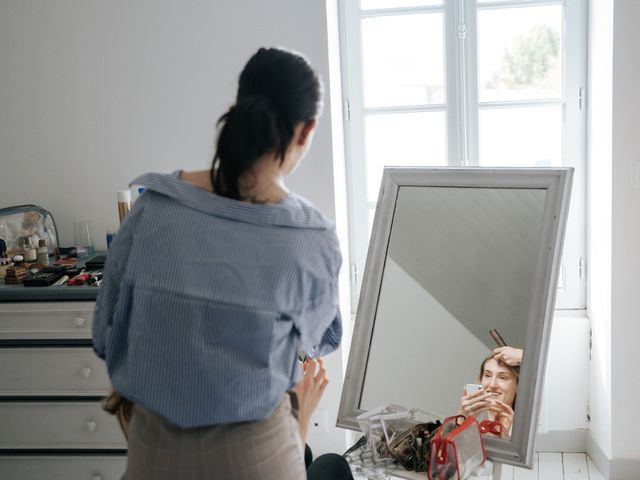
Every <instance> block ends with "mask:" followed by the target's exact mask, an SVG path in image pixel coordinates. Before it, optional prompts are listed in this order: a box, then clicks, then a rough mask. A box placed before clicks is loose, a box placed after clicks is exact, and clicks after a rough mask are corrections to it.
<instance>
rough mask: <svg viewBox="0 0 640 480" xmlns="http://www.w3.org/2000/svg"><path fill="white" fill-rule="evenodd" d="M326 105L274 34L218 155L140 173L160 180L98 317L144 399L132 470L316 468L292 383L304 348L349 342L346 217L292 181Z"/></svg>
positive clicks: (107, 279)
mask: <svg viewBox="0 0 640 480" xmlns="http://www.w3.org/2000/svg"><path fill="white" fill-rule="evenodd" d="M321 108H322V85H321V82H320V79H319V78H318V76H317V75H316V73H315V72H314V70H313V69H312V67H311V66H310V65H309V63H308V61H307V60H306V59H305V58H304V57H302V56H301V55H299V54H296V53H292V52H289V51H285V50H282V49H273V48H271V49H264V48H261V49H260V50H258V52H257V53H255V54H254V55H253V56H252V57H251V59H250V60H249V62H248V63H247V64H246V66H245V67H244V69H243V71H242V73H241V75H240V79H239V83H238V93H237V97H236V99H235V103H234V105H233V106H232V107H231V108H230V109H229V111H227V112H226V113H225V114H224V115H222V117H220V119H219V121H218V139H217V148H216V152H215V156H214V159H213V164H212V167H211V169H210V170H205V171H198V172H182V171H180V172H176V173H175V174H173V175H161V174H146V175H143V176H142V177H140V178H138V179H136V180H134V181H133V182H132V184H136V185H143V186H144V187H145V192H144V194H143V195H141V196H140V198H139V199H138V200H137V201H136V203H135V205H134V207H133V209H132V210H131V212H130V213H129V214H128V215H127V218H126V219H125V222H124V224H123V225H122V227H121V229H120V231H119V232H118V235H117V237H116V240H115V241H114V243H113V244H112V246H111V248H110V250H109V255H108V258H107V265H106V268H105V273H104V279H103V283H102V286H101V288H100V293H99V296H98V301H97V304H96V310H95V314H94V322H93V344H94V349H95V351H96V353H97V354H98V356H100V357H101V358H103V359H104V360H105V361H106V363H107V367H108V372H109V375H110V378H111V382H112V385H113V388H114V389H115V391H117V392H118V393H119V394H120V395H121V396H122V397H123V398H125V399H127V400H128V401H130V402H132V403H133V404H134V407H133V414H132V417H131V418H132V419H131V422H130V424H129V426H128V448H129V450H128V463H127V470H126V472H125V474H124V477H123V478H125V479H136V480H138V479H154V480H162V479H175V478H180V479H185V480H186V479H193V480H202V479H209V478H215V479H219V480H222V479H247V480H249V479H251V480H253V479H257V478H261V479H265V480H270V479H273V480H276V479H277V480H295V479H303V478H306V473H305V467H304V460H303V452H304V442H303V441H301V438H300V432H299V428H298V423H297V420H296V419H295V417H294V415H293V414H292V411H291V400H290V395H289V394H288V393H287V392H288V391H291V390H293V389H294V387H295V386H296V384H298V382H299V381H300V378H301V371H300V365H299V361H298V355H299V353H304V354H306V355H307V356H309V357H311V358H316V357H319V356H321V355H324V354H327V353H330V352H331V351H333V350H335V349H336V348H338V345H339V343H340V339H341V335H342V326H341V320H340V313H339V309H338V299H337V288H338V271H339V269H340V263H341V257H340V249H339V245H338V240H337V237H336V234H335V228H334V226H333V224H332V223H331V222H329V221H328V220H327V219H326V218H325V217H324V216H323V215H322V214H321V213H320V212H319V211H318V210H317V209H316V208H315V207H314V206H313V205H312V204H311V203H309V202H308V201H307V200H305V199H304V198H302V197H301V196H299V195H296V194H295V193H293V192H290V191H289V190H288V189H287V187H286V186H285V184H284V179H285V177H286V176H287V175H288V174H290V173H291V172H292V171H293V170H294V169H295V168H296V167H297V165H298V164H299V162H300V161H301V160H302V158H303V157H304V156H305V154H306V153H307V150H308V148H309V146H310V144H311V141H312V138H313V132H314V129H315V127H316V122H317V118H318V116H319V114H320V111H321ZM312 375H315V373H313V372H312ZM322 376H323V378H324V373H323V374H322ZM317 378H319V377H317Z"/></svg>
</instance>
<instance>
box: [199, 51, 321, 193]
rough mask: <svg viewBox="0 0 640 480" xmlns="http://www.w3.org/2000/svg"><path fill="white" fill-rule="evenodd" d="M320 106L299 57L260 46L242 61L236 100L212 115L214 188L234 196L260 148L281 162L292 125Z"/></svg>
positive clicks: (311, 75) (317, 85)
mask: <svg viewBox="0 0 640 480" xmlns="http://www.w3.org/2000/svg"><path fill="white" fill-rule="evenodd" d="M321 108H322V84H321V82H320V79H319V78H318V76H317V75H316V73H315V72H314V71H313V69H312V68H311V65H309V63H308V62H307V60H306V59H305V58H303V57H302V56H300V55H298V54H295V53H292V52H287V51H285V50H280V49H274V48H270V49H264V48H261V49H260V50H258V52H257V53H256V54H254V55H253V56H252V57H251V59H249V61H248V62H247V64H246V65H245V67H244V69H243V70H242V73H241V74H240V80H239V82H238V94H237V97H236V103H235V105H233V106H232V107H231V108H230V109H229V111H228V112H227V113H225V114H224V115H222V116H221V117H220V119H219V120H218V127H219V133H218V140H217V146H216V153H215V156H214V159H213V166H212V168H211V183H212V185H213V189H214V191H215V192H216V193H217V194H219V195H223V196H225V197H229V198H233V199H236V200H240V199H241V198H240V192H239V189H238V179H239V178H240V177H241V176H242V175H243V174H244V173H246V172H248V171H249V170H250V169H251V167H252V166H253V165H254V163H255V162H256V161H257V160H258V159H259V158H260V157H261V156H262V155H263V154H265V153H267V152H273V153H275V155H276V158H280V161H281V162H282V161H283V160H284V156H285V153H286V150H287V147H288V145H289V143H290V142H291V140H292V138H293V133H294V130H295V127H296V125H298V124H299V123H300V122H306V121H311V120H313V119H314V118H315V117H316V116H317V115H318V114H319V113H320V110H321Z"/></svg>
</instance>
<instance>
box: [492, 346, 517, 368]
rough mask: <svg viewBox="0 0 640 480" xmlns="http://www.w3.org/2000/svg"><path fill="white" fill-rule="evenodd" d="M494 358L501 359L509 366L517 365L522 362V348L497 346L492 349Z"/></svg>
mask: <svg viewBox="0 0 640 480" xmlns="http://www.w3.org/2000/svg"><path fill="white" fill-rule="evenodd" d="M493 353H494V355H495V356H494V357H493V358H495V359H496V360H499V361H502V362H504V363H506V364H507V365H509V366H511V367H517V366H519V365H520V364H521V363H522V353H523V352H522V349H521V348H513V347H499V348H496V349H495V350H494V351H493Z"/></svg>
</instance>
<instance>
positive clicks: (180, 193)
mask: <svg viewBox="0 0 640 480" xmlns="http://www.w3.org/2000/svg"><path fill="white" fill-rule="evenodd" d="M131 185H141V186H143V187H144V188H145V190H151V191H153V192H157V193H159V194H162V195H165V196H167V197H171V198H172V199H174V200H175V201H176V202H178V203H180V204H182V205H184V206H186V207H188V208H192V209H194V210H199V211H201V212H203V213H206V214H208V215H214V216H217V217H222V218H227V219H230V220H234V221H242V222H246V223H253V224H256V225H274V226H281V227H290V228H311V229H317V230H326V229H331V228H333V224H332V223H331V222H330V221H329V220H327V219H326V218H325V217H324V216H323V215H322V214H320V213H319V212H318V210H317V209H316V208H315V207H314V206H313V205H311V204H310V203H309V202H308V201H306V200H305V199H303V198H302V197H300V196H298V195H296V194H295V193H293V192H292V193H289V194H288V195H287V196H286V197H284V198H283V199H282V200H281V201H280V202H278V203H275V204H268V205H263V204H255V203H248V202H241V201H238V200H233V199H231V198H227V197H223V196H220V195H216V194H214V193H211V192H207V191H206V190H203V189H201V188H199V187H197V186H195V185H193V184H190V183H187V182H184V181H182V180H180V178H178V175H176V174H173V175H167V174H160V173H147V174H144V175H141V176H140V177H138V178H136V179H135V180H133V181H132V182H131V183H130V186H131Z"/></svg>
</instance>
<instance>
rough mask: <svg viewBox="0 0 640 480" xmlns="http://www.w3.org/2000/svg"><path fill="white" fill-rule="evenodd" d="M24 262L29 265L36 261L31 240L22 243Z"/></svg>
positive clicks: (36, 257)
mask: <svg viewBox="0 0 640 480" xmlns="http://www.w3.org/2000/svg"><path fill="white" fill-rule="evenodd" d="M23 250H24V261H25V262H27V263H31V262H35V261H36V260H37V259H38V253H37V252H36V249H35V248H34V247H33V244H32V243H31V239H30V238H28V239H27V240H26V241H25V242H24V247H23Z"/></svg>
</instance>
